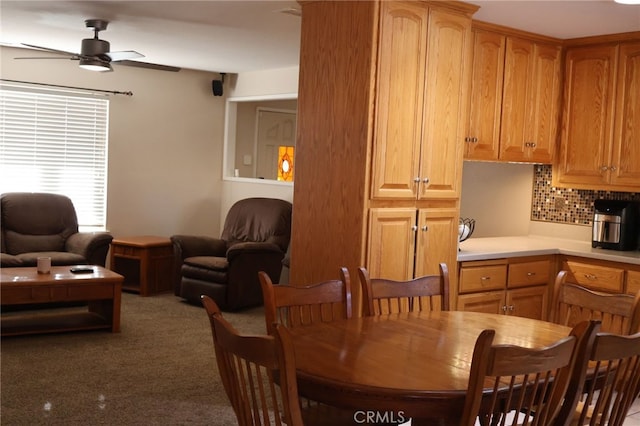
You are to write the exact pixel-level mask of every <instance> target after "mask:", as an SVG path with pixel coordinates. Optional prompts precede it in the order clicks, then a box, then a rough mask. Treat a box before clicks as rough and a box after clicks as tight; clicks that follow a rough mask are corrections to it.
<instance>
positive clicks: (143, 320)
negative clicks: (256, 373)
mask: <svg viewBox="0 0 640 426" xmlns="http://www.w3.org/2000/svg"><path fill="white" fill-rule="evenodd" d="M225 318H227V319H228V320H229V321H230V322H231V323H232V324H233V325H234V326H236V328H238V329H239V330H241V331H242V332H245V333H259V334H263V333H264V331H265V325H264V317H263V310H262V308H255V309H250V310H247V311H243V312H239V313H225ZM121 323H122V326H121V329H122V330H121V332H120V333H110V332H104V331H86V332H72V333H62V334H50V335H34V336H20V337H5V338H2V341H1V346H0V354H1V358H0V362H1V364H2V365H1V367H2V368H1V372H2V376H1V399H2V411H1V412H0V422H1V423H2V425H221V426H222V425H224V426H226V425H233V424H237V422H236V419H235V416H234V414H233V411H232V410H231V408H230V406H229V403H228V400H227V398H226V395H225V394H224V390H223V389H222V385H221V384H220V380H219V375H218V370H217V366H216V364H215V358H214V352H213V342H212V339H211V331H210V327H209V321H208V319H207V316H206V313H205V310H204V309H203V308H200V307H196V306H191V305H188V304H186V303H184V302H181V301H180V299H179V298H177V297H175V296H174V295H172V294H164V295H158V296H153V297H140V296H137V295H134V294H128V293H124V294H123V298H122V314H121Z"/></svg>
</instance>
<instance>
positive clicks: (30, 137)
mask: <svg viewBox="0 0 640 426" xmlns="http://www.w3.org/2000/svg"><path fill="white" fill-rule="evenodd" d="M108 114H109V100H108V99H103V98H97V97H95V98H94V97H90V96H86V95H85V96H80V95H78V94H75V93H74V94H73V95H65V94H59V93H46V91H42V90H38V91H28V90H27V91H25V90H15V89H7V88H4V87H0V192H16V191H23V192H50V193H58V194H63V195H66V196H68V197H69V198H71V200H72V201H73V204H74V206H75V208H76V212H77V215H78V223H79V225H80V226H82V227H87V228H88V227H95V228H99V229H104V228H105V226H106V184H107V141H108Z"/></svg>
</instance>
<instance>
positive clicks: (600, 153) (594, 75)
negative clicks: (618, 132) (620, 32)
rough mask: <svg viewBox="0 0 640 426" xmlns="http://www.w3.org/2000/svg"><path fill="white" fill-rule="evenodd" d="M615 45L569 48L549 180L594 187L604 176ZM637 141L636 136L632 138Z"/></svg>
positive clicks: (609, 146) (609, 136) (609, 140)
mask: <svg viewBox="0 0 640 426" xmlns="http://www.w3.org/2000/svg"><path fill="white" fill-rule="evenodd" d="M617 51H618V50H617V47H616V46H611V45H606V46H596V47H592V46H589V47H576V48H569V49H568V50H567V52H566V58H565V85H564V107H563V113H562V131H561V137H560V156H559V158H558V160H557V165H556V167H554V184H558V185H564V186H573V187H574V188H597V187H599V186H600V187H601V186H602V185H603V184H606V183H607V182H608V180H609V178H608V176H609V173H608V167H609V164H610V159H611V151H612V142H613V141H612V137H613V132H612V129H613V111H614V106H615V105H614V82H615V75H616V64H617V60H616V58H617ZM636 142H637V141H636Z"/></svg>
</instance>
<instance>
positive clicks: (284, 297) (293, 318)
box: [259, 268, 352, 332]
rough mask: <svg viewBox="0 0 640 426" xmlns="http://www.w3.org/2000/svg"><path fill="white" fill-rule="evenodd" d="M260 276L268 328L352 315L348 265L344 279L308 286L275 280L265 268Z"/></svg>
mask: <svg viewBox="0 0 640 426" xmlns="http://www.w3.org/2000/svg"><path fill="white" fill-rule="evenodd" d="M259 278H260V285H261V286H262V295H263V298H264V310H265V321H266V326H267V331H268V332H270V331H271V330H272V329H273V325H274V324H275V323H279V324H282V325H284V326H286V327H299V326H303V325H308V324H313V323H316V322H331V321H334V320H336V319H347V318H351V317H352V302H351V280H350V277H349V271H348V270H347V268H341V269H340V279H337V280H327V281H323V282H319V283H315V284H312V285H307V286H304V287H302V286H294V285H281V284H273V283H272V282H271V279H270V278H269V276H268V275H267V274H266V273H264V272H260V273H259Z"/></svg>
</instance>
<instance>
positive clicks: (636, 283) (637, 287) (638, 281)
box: [627, 271, 640, 295]
mask: <svg viewBox="0 0 640 426" xmlns="http://www.w3.org/2000/svg"><path fill="white" fill-rule="evenodd" d="M638 291H640V271H627V293H629V294H634V295H635V294H636V293H637V292H638Z"/></svg>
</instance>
